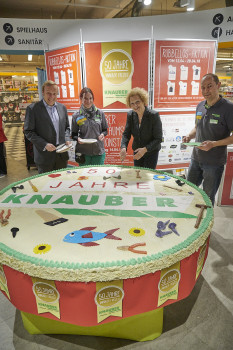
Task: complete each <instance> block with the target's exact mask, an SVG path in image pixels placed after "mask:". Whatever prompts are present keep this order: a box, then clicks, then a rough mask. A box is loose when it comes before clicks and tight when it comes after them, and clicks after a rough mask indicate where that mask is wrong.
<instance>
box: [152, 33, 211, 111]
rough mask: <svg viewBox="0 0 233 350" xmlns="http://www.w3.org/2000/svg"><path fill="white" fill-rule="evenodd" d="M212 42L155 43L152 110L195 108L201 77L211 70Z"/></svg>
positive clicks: (199, 99)
mask: <svg viewBox="0 0 233 350" xmlns="http://www.w3.org/2000/svg"><path fill="white" fill-rule="evenodd" d="M215 49H216V42H215V41H198V40H197V41H186V40H170V41H167V40H158V41H156V45H155V67H154V72H155V74H154V77H155V80H154V87H155V88H154V106H155V108H181V109H182V108H185V107H193V108H195V107H196V105H197V103H198V102H200V101H201V100H202V99H203V97H202V93H201V86H200V83H201V78H202V77H203V75H205V74H207V73H212V72H213V69H214V57H215Z"/></svg>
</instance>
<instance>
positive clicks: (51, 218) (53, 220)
mask: <svg viewBox="0 0 233 350" xmlns="http://www.w3.org/2000/svg"><path fill="white" fill-rule="evenodd" d="M35 212H36V214H37V215H39V216H40V217H41V218H42V219H43V220H44V221H45V222H44V224H45V225H49V226H55V225H58V224H62V223H63V222H66V221H68V219H66V218H62V217H59V216H57V215H54V214H51V213H49V212H48V211H45V210H36V211H35Z"/></svg>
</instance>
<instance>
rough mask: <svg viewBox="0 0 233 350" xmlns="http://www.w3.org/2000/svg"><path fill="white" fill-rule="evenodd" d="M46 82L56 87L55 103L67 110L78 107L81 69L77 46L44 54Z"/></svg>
mask: <svg viewBox="0 0 233 350" xmlns="http://www.w3.org/2000/svg"><path fill="white" fill-rule="evenodd" d="M45 58H46V69H47V77H48V80H53V81H55V83H56V84H57V86H58V98H57V101H58V102H60V103H63V104H64V105H65V106H66V108H67V109H74V110H75V109H77V108H79V107H80V105H81V103H80V99H79V92H80V90H81V86H82V84H81V67H80V50H79V45H74V46H70V47H66V48H63V49H60V50H54V51H49V52H46V53H45Z"/></svg>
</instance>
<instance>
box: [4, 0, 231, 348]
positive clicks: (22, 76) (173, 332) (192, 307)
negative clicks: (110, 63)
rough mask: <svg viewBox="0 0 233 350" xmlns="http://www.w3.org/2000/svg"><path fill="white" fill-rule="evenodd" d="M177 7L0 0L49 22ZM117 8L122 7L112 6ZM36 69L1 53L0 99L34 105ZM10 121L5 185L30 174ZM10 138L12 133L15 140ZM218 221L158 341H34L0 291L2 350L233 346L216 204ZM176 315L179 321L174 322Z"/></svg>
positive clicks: (226, 88)
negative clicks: (187, 291)
mask: <svg viewBox="0 0 233 350" xmlns="http://www.w3.org/2000/svg"><path fill="white" fill-rule="evenodd" d="M110 3H111V5H110ZM175 3H177V4H176V5H175V6H174V4H175ZM180 3H181V1H179V0H152V4H151V5H150V6H148V7H144V8H141V6H140V5H137V0H136V1H135V0H133V1H131V0H111V1H110V0H38V1H35V0H20V1H19V0H0V16H1V17H2V18H26V19H51V20H54V19H92V18H93V19H97V18H114V17H118V18H119V17H130V16H131V15H133V14H134V15H135V16H156V15H167V14H176V13H182V12H186V10H187V7H180ZM113 4H115V6H113ZM135 4H136V5H135ZM118 6H120V7H121V8H123V10H122V9H119V8H117V7H118ZM228 6H233V0H230V1H227V0H195V10H194V11H203V10H209V9H217V8H224V7H228ZM109 7H116V8H115V9H114V8H109ZM122 39H123V38H122ZM200 39H201V38H200ZM223 46H224V45H221V47H219V49H218V53H217V60H216V73H217V74H218V75H219V77H220V79H221V81H222V90H223V94H224V95H225V96H227V97H228V98H231V95H232V96H233V43H228V46H229V47H223ZM0 52H1V51H0ZM36 68H41V69H45V60H44V56H43V55H39V56H38V55H33V56H32V61H28V56H27V55H19V54H17V55H8V54H4V55H2V54H1V53H0V96H1V95H2V98H3V95H5V93H2V92H3V91H6V92H7V95H9V96H12V95H13V96H16V95H18V96H22V97H20V98H19V99H23V100H24V101H26V102H31V101H32V98H33V99H34V100H36V99H37V98H38V91H37V87H36V86H37V72H36ZM9 83H10V84H9ZM24 96H25V97H24ZM19 99H17V100H16V101H19ZM232 100H233V99H232ZM9 102H11V101H9ZM16 103H18V102H16ZM5 105H6V103H5V102H4V103H2V104H0V107H1V106H3V108H4V106H5ZM10 114H12V115H13V116H14V117H15V118H16V117H17V118H19V117H20V115H21V113H20V114H19V116H17V115H16V114H15V113H14V111H13V113H12V112H11V113H10ZM13 116H12V117H13ZM16 120H18V119H16ZM20 121H21V119H20ZM15 124H16V123H15ZM15 124H14V123H11V124H8V126H9V128H8V129H9V130H8V134H9V135H10V137H9V139H10V138H12V140H14V142H12V146H11V145H10V144H9V141H8V142H7V143H8V145H7V148H8V161H9V162H8V164H10V167H9V176H6V177H4V178H3V179H2V180H1V181H2V182H1V184H0V185H1V186H2V188H3V187H5V186H7V185H9V184H10V183H12V182H15V181H18V180H19V178H22V179H23V178H26V177H28V171H27V169H26V167H25V145H24V139H23V134H22V132H21V130H22V128H21V127H19V128H16V127H10V126H14V125H15ZM19 131H20V133H19ZM11 134H12V135H11ZM14 135H16V136H15V139H14ZM16 139H17V142H16ZM11 147H12V152H14V151H15V153H9V150H10V148H11ZM20 150H22V151H20ZM21 154H22V155H21ZM20 157H22V158H20ZM12 160H13V161H12ZM33 175H37V170H36V169H35V168H34V167H32V168H31V169H30V176H33ZM215 222H216V223H215V226H214V229H213V234H212V238H211V245H210V250H209V256H208V259H207V264H206V266H205V269H204V271H203V273H202V276H201V277H200V279H199V281H198V283H197V286H196V288H195V289H194V291H193V293H192V295H191V296H190V297H189V298H187V299H185V300H184V301H181V302H180V303H175V304H174V306H173V307H171V308H170V309H168V310H167V311H166V315H165V316H166V319H165V323H164V324H165V326H164V331H163V334H162V336H161V337H159V338H158V339H156V340H155V341H153V342H149V344H146V342H145V343H144V344H143V343H139V344H138V343H134V342H131V341H129V340H124V339H113V338H112V339H111V338H101V337H99V339H98V338H97V337H88V336H81V337H71V336H68V335H52V336H48V335H33V336H32V335H29V334H27V332H26V330H24V328H23V325H22V321H21V317H20V313H19V311H18V310H15V308H14V306H13V305H11V304H10V303H9V302H8V301H7V300H6V298H5V297H4V296H3V295H2V294H1V293H0V339H1V341H0V350H13V349H14V350H17V349H18V350H22V349H27V350H34V349H38V350H39V349H41V350H42V349H43V350H45V349H51V350H52V349H53V350H54V349H59V350H63V349H66V350H71V349H72V350H76V349H78V350H80V349H83V350H84V349H95V350H100V349H101V350H109V349H112V350H113V349H125V350H126V349H127V350H129V349H140V350H142V349H143V350H152V349H157V350H164V349H166V350H168V349H173V350H187V349H192V350H195V349H201V350H228V349H229V350H230V349H232V324H233V323H232V314H233V312H232V281H233V279H232V208H231V207H219V206H216V207H215ZM226 281H228V283H226ZM203 310H205V312H203ZM178 314H179V317H177V315H178Z"/></svg>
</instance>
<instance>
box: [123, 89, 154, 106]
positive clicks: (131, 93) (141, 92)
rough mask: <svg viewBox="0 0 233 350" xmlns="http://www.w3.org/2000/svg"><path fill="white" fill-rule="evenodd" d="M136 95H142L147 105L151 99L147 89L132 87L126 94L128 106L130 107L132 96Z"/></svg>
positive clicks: (141, 97)
mask: <svg viewBox="0 0 233 350" xmlns="http://www.w3.org/2000/svg"><path fill="white" fill-rule="evenodd" d="M136 95H138V96H139V97H140V99H141V100H142V102H143V103H144V105H145V106H147V105H148V100H149V96H148V92H147V91H146V90H145V89H142V88H139V87H136V88H133V89H131V90H130V91H129V92H128V94H127V96H126V104H127V106H128V107H130V97H133V96H136Z"/></svg>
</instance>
